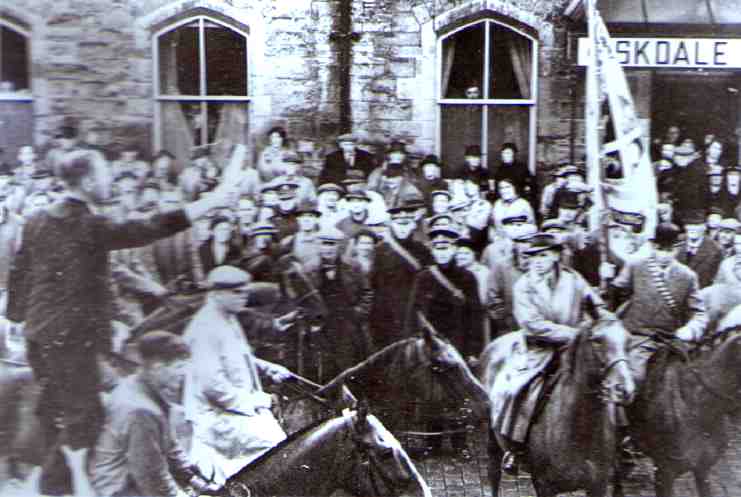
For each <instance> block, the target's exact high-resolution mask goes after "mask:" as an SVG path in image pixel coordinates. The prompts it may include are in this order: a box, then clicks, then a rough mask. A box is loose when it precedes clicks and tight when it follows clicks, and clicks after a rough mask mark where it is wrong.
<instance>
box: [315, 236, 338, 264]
mask: <svg viewBox="0 0 741 497" xmlns="http://www.w3.org/2000/svg"><path fill="white" fill-rule="evenodd" d="M339 252H340V246H339V244H338V243H337V242H335V241H329V240H322V244H321V245H320V246H319V255H320V257H321V258H322V260H325V261H334V260H337V255H338V254H339Z"/></svg>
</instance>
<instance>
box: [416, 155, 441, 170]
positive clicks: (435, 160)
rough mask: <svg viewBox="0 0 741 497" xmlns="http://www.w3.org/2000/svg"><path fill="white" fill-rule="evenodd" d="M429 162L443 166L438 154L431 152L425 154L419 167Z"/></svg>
mask: <svg viewBox="0 0 741 497" xmlns="http://www.w3.org/2000/svg"><path fill="white" fill-rule="evenodd" d="M427 164H430V165H433V166H437V167H442V166H441V165H440V159H438V158H437V155H435V154H429V155H425V157H424V159H422V161H421V162H420V163H419V167H425V166H426V165H427Z"/></svg>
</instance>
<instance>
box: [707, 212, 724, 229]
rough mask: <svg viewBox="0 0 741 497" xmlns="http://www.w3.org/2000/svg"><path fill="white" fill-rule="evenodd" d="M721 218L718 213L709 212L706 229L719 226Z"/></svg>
mask: <svg viewBox="0 0 741 497" xmlns="http://www.w3.org/2000/svg"><path fill="white" fill-rule="evenodd" d="M722 220H723V218H722V216H721V215H720V214H710V215H709V216H708V220H707V223H706V225H707V227H708V229H711V230H714V229H718V228H720V222H721V221H722Z"/></svg>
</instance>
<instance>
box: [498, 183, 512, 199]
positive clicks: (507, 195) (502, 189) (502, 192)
mask: <svg viewBox="0 0 741 497" xmlns="http://www.w3.org/2000/svg"><path fill="white" fill-rule="evenodd" d="M499 196H500V197H501V198H502V199H503V200H514V199H515V187H514V186H512V183H509V182H507V181H500V182H499Z"/></svg>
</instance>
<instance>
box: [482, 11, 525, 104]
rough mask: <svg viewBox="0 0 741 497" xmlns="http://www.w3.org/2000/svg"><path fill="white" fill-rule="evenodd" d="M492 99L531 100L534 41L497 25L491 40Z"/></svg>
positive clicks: (490, 78) (492, 25) (490, 88)
mask: <svg viewBox="0 0 741 497" xmlns="http://www.w3.org/2000/svg"><path fill="white" fill-rule="evenodd" d="M489 44H490V47H489V54H490V57H489V95H490V97H489V98H499V99H513V98H530V95H531V93H530V87H531V81H532V67H533V66H532V63H533V62H532V42H531V41H530V39H528V38H526V37H524V36H522V35H520V34H518V33H516V32H514V31H512V30H510V29H508V28H506V27H504V26H500V25H498V24H494V23H492V24H491V37H490V38H489Z"/></svg>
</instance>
